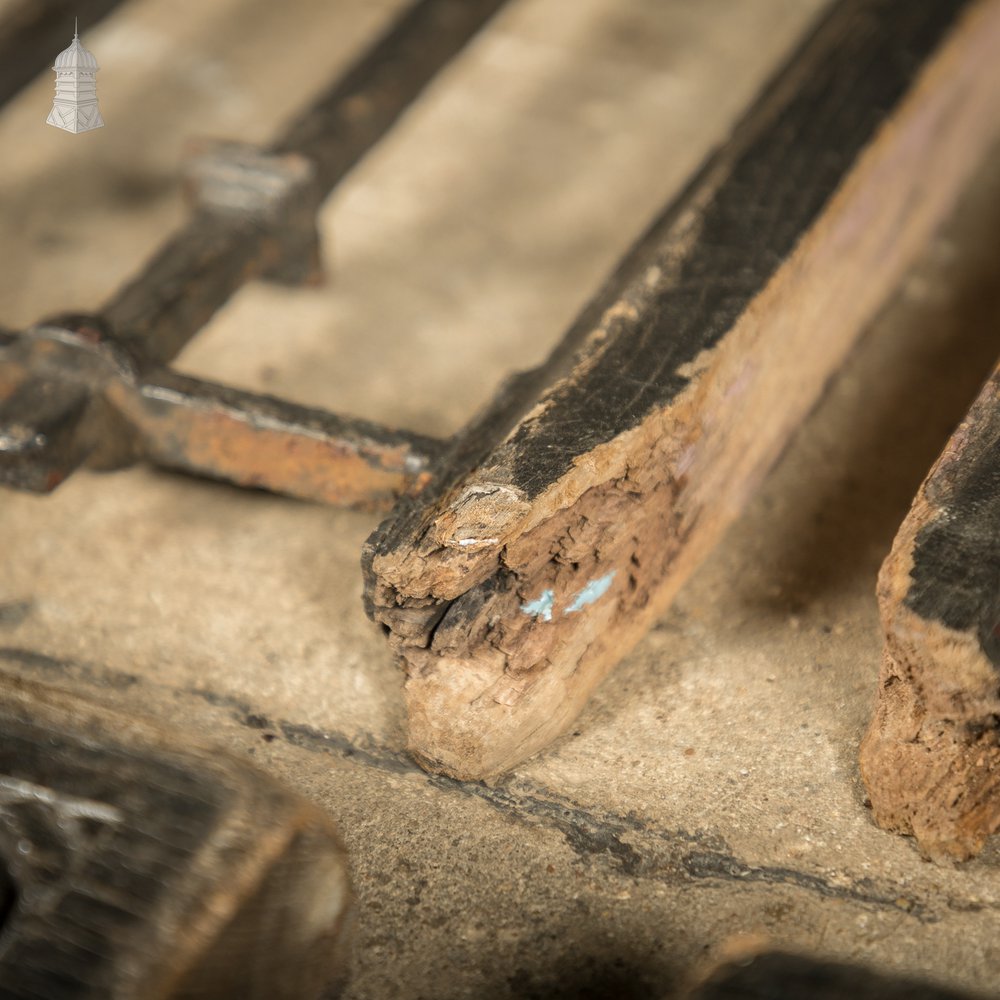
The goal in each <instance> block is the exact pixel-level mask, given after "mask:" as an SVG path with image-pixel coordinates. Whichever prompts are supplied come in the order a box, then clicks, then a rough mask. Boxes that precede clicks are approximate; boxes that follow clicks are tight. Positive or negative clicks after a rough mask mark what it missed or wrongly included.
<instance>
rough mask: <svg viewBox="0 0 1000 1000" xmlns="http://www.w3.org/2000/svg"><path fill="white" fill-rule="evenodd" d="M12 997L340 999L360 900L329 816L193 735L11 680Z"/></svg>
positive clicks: (7, 954)
mask: <svg viewBox="0 0 1000 1000" xmlns="http://www.w3.org/2000/svg"><path fill="white" fill-rule="evenodd" d="M0 689H2V692H3V693H2V697H0V818H2V822H0V921H2V924H0V927H2V933H0V994H2V995H3V997H5V998H11V1000H15V998H17V1000H19V998H24V1000H29V998H32V1000H34V998H39V997H44V998H46V1000H70V998H74V1000H81V998H93V1000H98V998H100V1000H105V998H106V1000H166V998H168V997H170V998H176V1000H180V998H188V1000H194V998H196V997H200V998H209V997H245V998H247V1000H256V998H265V997H266V998H272V997H275V998H288V1000H292V998H294V1000H304V998H312V997H319V996H320V995H323V996H329V995H330V994H329V993H328V992H327V991H328V990H329V989H331V988H333V987H336V986H337V985H339V983H340V982H341V981H342V977H343V973H344V962H345V958H346V954H345V949H344V945H345V930H346V927H347V920H348V914H349V910H350V904H351V889H350V882H349V876H348V872H347V858H346V854H345V851H344V848H343V846H342V845H341V842H340V838H339V837H338V835H337V832H336V830H335V829H334V826H333V823H332V822H331V821H330V819H329V818H328V817H327V816H326V815H325V814H324V813H323V812H321V811H320V810H319V809H317V808H316V807H315V806H313V805H312V804H310V803H309V802H306V801H305V800H303V799H301V798H299V797H298V796H295V795H293V794H291V793H290V792H288V791H286V790H285V789H284V788H283V787H282V786H281V785H279V784H278V783H277V782H276V781H274V780H273V779H271V778H269V777H267V776H266V775H264V774H263V773H261V772H259V771H256V770H255V769H253V768H251V767H249V766H248V765H247V764H246V763H244V762H243V761H241V760H237V759H235V758H232V757H229V756H227V755H226V754H223V753H219V752H218V750H217V749H215V748H212V747H208V746H202V745H200V744H197V743H194V744H192V743H191V742H190V741H189V740H187V739H186V738H185V737H184V736H182V735H181V734H179V733H178V732H176V731H164V730H163V729H161V728H159V727H157V726H155V725H152V724H150V723H146V722H143V721H141V720H138V719H135V718H133V717H130V716H129V717H126V716H123V715H121V714H115V713H112V712H109V711H107V710H105V709H104V708H102V707H100V706H98V705H96V704H92V703H90V702H89V701H85V700H83V699H80V698H75V697H71V696H69V695H67V694H66V693H64V692H62V691H58V690H55V689H52V688H49V687H45V686H42V685H37V684H32V683H29V682H26V681H22V680H17V679H15V678H13V677H9V676H4V677H0Z"/></svg>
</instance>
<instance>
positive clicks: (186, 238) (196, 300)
mask: <svg viewBox="0 0 1000 1000" xmlns="http://www.w3.org/2000/svg"><path fill="white" fill-rule="evenodd" d="M501 5H502V0H470V2H464V0H421V2H419V3H416V4H414V5H413V6H412V7H410V8H409V9H407V10H406V11H405V12H404V13H403V15H402V16H401V17H400V19H399V20H398V21H397V22H396V24H395V25H394V26H393V27H392V28H391V29H390V30H389V31H388V32H387V34H386V35H385V36H384V37H383V38H381V39H379V40H378V41H377V42H376V43H375V44H374V45H373V46H372V48H371V49H370V50H369V51H368V52H367V53H366V54H365V55H364V56H363V57H362V58H361V59H360V60H359V62H358V63H357V64H356V65H355V66H353V67H352V68H351V69H350V70H348V71H347V73H345V74H344V75H343V76H342V77H340V78H339V79H337V80H336V81H335V82H334V83H333V85H332V86H331V87H330V88H329V89H328V90H327V92H326V93H324V94H322V95H321V96H320V97H319V98H318V100H317V101H316V102H315V103H314V104H313V105H312V106H311V107H310V108H309V109H307V110H306V111H305V112H304V113H303V114H302V116H301V117H300V118H299V119H298V120H297V121H295V122H294V123H293V124H292V125H291V127H290V128H289V130H288V131H287V133H286V134H285V135H284V136H282V137H281V138H280V139H278V140H277V141H276V142H275V143H274V144H273V145H272V147H271V148H270V149H269V150H257V149H255V148H252V147H249V146H246V145H244V144H241V143H235V142H220V141H203V142H200V143H196V144H194V145H193V146H192V148H191V149H190V155H189V156H188V159H187V162H186V165H185V170H184V186H185V191H186V194H187V196H188V199H189V201H190V203H191V206H192V214H191V218H190V221H189V222H188V224H187V225H186V226H185V227H184V228H183V229H182V230H181V231H180V232H179V233H177V234H176V235H175V236H173V237H172V238H171V239H170V240H168V241H167V243H166V244H165V245H164V246H163V247H161V249H160V250H159V252H158V253H157V254H156V255H155V256H154V258H153V259H152V260H151V261H150V262H149V264H148V265H147V266H146V267H145V268H144V269H143V271H142V272H141V273H140V274H139V275H138V276H137V277H136V278H135V279H134V280H132V281H131V282H129V283H127V284H126V285H125V286H124V287H123V288H122V289H121V290H120V291H119V292H118V293H117V294H116V295H114V296H113V297H112V299H111V300H110V301H109V302H108V303H106V305H105V306H104V307H103V308H102V309H101V310H100V311H99V313H98V314H97V315H94V316H61V317H55V318H51V319H48V320H45V321H43V322H41V323H39V324H37V325H36V326H35V327H33V328H32V329H30V330H27V331H25V332H24V333H23V334H20V335H16V334H13V333H11V332H6V333H4V334H3V336H2V337H0V483H3V484H4V485H7V486H12V487H15V488H19V489H25V490H31V491H35V492H47V491H49V490H52V489H55V488H56V487H57V486H58V485H59V483H61V482H63V480H65V479H66V477H67V476H69V475H70V474H71V473H72V472H73V470H74V469H76V468H78V467H79V466H81V465H83V464H88V465H91V466H92V467H97V468H115V467H120V466H121V465H124V464H128V463H129V462H131V461H135V460H137V459H139V458H144V459H147V460H149V461H152V462H155V463H157V464H160V465H164V466H168V467H170V468H174V469H180V470H185V471H189V472H193V473H197V474H199V475H203V476H208V477H212V478H216V479H221V480H225V481H228V482H232V483H236V484H239V485H241V486H249V487H259V488H264V489H268V490H273V491H275V492H278V493H284V494H287V495H290V496H296V497H302V498H305V499H312V500H321V501H324V502H326V503H331V504H338V505H344V506H351V507H362V508H387V507H388V506H390V505H391V503H392V501H393V500H394V499H395V498H397V497H398V496H400V495H401V494H402V493H404V492H407V491H413V490H417V491H419V490H420V489H421V488H422V487H423V485H425V484H426V482H427V478H428V468H429V465H430V462H431V460H432V459H433V458H434V456H436V455H437V454H438V453H439V452H440V451H441V450H442V445H441V444H440V443H439V442H437V441H435V440H433V439H431V438H428V437H426V436H424V435H419V434H413V433H409V432H406V431H398V430H392V429H389V428H385V427H382V426H379V425H378V424H375V423H373V422H371V421H365V420H358V419H354V418H351V417H346V416H341V415H337V414H333V413H329V412H327V411H324V410H319V409H315V408H309V407H304V406H298V405H295V404H292V403H288V402H285V401H283V400H280V399H275V398H273V397H271V396H266V395H261V394H257V393H251V392H242V391H239V390H236V389H232V388H229V387H226V386H222V385H217V384H214V383H211V382H206V381H202V380H199V379H193V378H187V377H183V376H181V375H178V374H177V373H176V372H173V371H171V370H170V369H169V368H167V367H166V364H167V362H169V361H170V360H171V359H172V358H173V357H175V356H176V355H177V353H178V352H179V351H180V350H181V348H183V346H184V345H185V344H186V343H187V342H188V341H189V340H190V339H191V338H192V337H193V336H195V335H196V334H197V333H198V331H199V330H200V329H201V328H202V327H203V325H204V324H205V323H206V322H207V321H208V319H209V318H210V317H211V316H212V315H213V314H214V313H215V311H216V310H217V309H218V308H219V307H220V306H222V305H223V304H224V303H225V302H226V301H227V300H228V299H229V297H230V296H231V295H232V294H233V293H234V292H235V291H236V290H237V289H238V288H239V287H240V286H241V285H242V284H244V283H245V282H246V281H248V280H251V279H252V278H266V279H269V280H276V281H283V282H287V283H294V284H301V283H311V282H316V281H318V280H320V276H321V273H322V272H321V268H320V252H319V237H318V234H317V231H316V222H315V218H316V212H317V211H318V209H319V207H320V205H321V203H322V200H323V199H324V198H325V197H326V195H327V194H328V193H329V191H330V190H331V189H332V188H333V187H334V186H335V185H336V184H337V183H338V182H339V181H340V180H341V179H342V178H343V177H344V176H345V175H346V174H347V173H348V172H349V171H350V169H351V168H352V167H353V166H354V164H355V163H357V161H358V160H359V159H360V158H361V156H363V155H364V153H365V152H366V151H367V150H368V149H369V148H370V147H371V146H372V145H373V144H374V143H375V142H377V141H378V139H379V138H380V137H381V136H382V135H383V134H384V132H385V131H386V130H387V129H388V128H390V127H391V125H392V124H393V122H395V120H396V119H397V118H398V117H399V115H400V114H402V112H403V111H404V110H405V109H406V107H407V106H408V105H409V104H410V103H411V102H412V101H413V100H415V99H416V97H417V96H418V95H419V94H420V92H421V91H422V89H423V88H424V86H425V85H426V84H427V83H428V82H429V81H430V80H431V78H432V77H433V76H434V75H435V73H436V72H437V71H438V70H439V69H440V68H441V67H442V66H443V65H445V64H446V63H447V62H448V61H449V59H451V58H452V56H454V55H455V53H456V52H458V51H459V50H460V49H461V48H462V46H463V45H464V44H465V43H466V42H467V41H468V39H469V38H470V37H472V35H473V34H475V32H476V31H477V30H478V29H479V28H480V27H481V26H482V25H483V24H484V23H485V22H486V21H487V20H488V19H489V18H490V17H491V16H492V14H493V13H495V11H496V10H497V9H499V7H500V6H501ZM95 11H96V6H95ZM95 16H96V14H95ZM3 37H4V36H3V35H2V33H0V40H2V38H3Z"/></svg>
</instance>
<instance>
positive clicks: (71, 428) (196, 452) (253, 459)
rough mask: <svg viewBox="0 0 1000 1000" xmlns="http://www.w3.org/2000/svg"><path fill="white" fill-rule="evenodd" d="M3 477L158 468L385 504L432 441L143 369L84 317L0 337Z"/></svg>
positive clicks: (412, 481) (411, 477)
mask: <svg viewBox="0 0 1000 1000" xmlns="http://www.w3.org/2000/svg"><path fill="white" fill-rule="evenodd" d="M0 373H3V380H2V381H0V482H2V483H4V484H5V485H9V486H16V487H19V488H21V489H27V490H32V491H34V492H48V491H49V490H52V489H54V488H55V487H56V486H57V485H58V484H59V483H60V482H62V481H63V480H64V479H65V478H66V477H67V476H68V475H69V474H70V473H71V472H72V471H73V470H74V469H75V468H77V467H78V466H80V465H83V464H89V465H92V466H97V467H103V468H109V467H116V466H121V465H124V464H127V463H129V462H131V461H134V460H136V459H138V458H146V459H149V460H150V461H152V462H155V463H157V464H160V465H164V466H169V467H171V468H176V469H182V470H185V471H188V472H194V473H197V474H199V475H204V476H209V477H211V478H214V479H222V480H225V481H227V482H232V483H237V484H239V485H241V486H249V487H256V488H262V489H269V490H273V491H274V492H277V493H284V494H287V495H289V496H295V497H301V498H303V499H309V500H321V501H324V502H326V503H331V504H338V505H342V506H352V507H384V506H387V505H389V504H390V503H391V502H392V500H393V498H394V497H396V496H397V495H398V494H399V493H400V492H402V491H403V490H404V489H419V488H420V487H421V485H422V484H423V483H424V482H425V481H426V478H427V475H428V472H427V469H428V466H429V464H430V461H431V458H432V456H433V455H435V454H436V453H437V452H438V451H439V450H440V447H439V445H438V443H437V442H435V441H434V440H433V439H431V438H426V437H423V436H421V435H417V434H410V433H405V432H401V431H393V430H389V429H387V428H384V427H381V426H379V425H377V424H374V423H371V422H369V421H363V420H355V419H352V418H349V417H344V416H339V415H336V414H331V413H327V412H325V411H323V410H316V409H310V408H308V407H304V406H297V405H296V404H294V403H288V402H285V401H283V400H279V399H275V398H273V397H270V396H263V395H259V394H256V393H251V392H241V391H238V390H235V389H231V388H228V387H225V386H220V385H216V384H213V383H211V382H205V381H201V380H198V379H192V378H186V377H184V376H181V375H178V374H176V373H174V372H172V371H170V370H169V369H166V368H152V369H143V368H141V367H140V366H138V365H136V364H135V363H134V361H133V360H132V359H131V358H130V357H129V355H128V353H127V352H126V351H125V350H124V349H123V348H122V347H121V346H120V345H118V344H117V343H115V341H114V340H113V339H110V338H109V337H108V331H107V328H106V326H104V325H102V324H101V323H100V321H99V320H97V319H95V318H93V317H65V318H64V319H63V320H62V321H60V323H56V324H52V325H46V326H41V327H37V328H35V329H34V330H31V331H29V332H28V333H27V334H25V335H24V336H23V337H19V338H17V339H15V340H13V341H11V342H10V343H8V344H7V346H6V347H4V346H2V345H0Z"/></svg>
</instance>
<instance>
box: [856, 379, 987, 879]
mask: <svg viewBox="0 0 1000 1000" xmlns="http://www.w3.org/2000/svg"><path fill="white" fill-rule="evenodd" d="M878 597H879V606H880V610H881V615H882V625H883V628H884V630H885V652H884V655H883V659H882V668H881V673H880V677H879V689H878V701H877V704H876V709H875V714H874V716H873V718H872V722H871V726H870V728H869V730H868V733H867V735H866V736H865V739H864V742H863V743H862V747H861V773H862V775H863V777H864V780H865V784H866V786H867V788H868V793H869V795H870V797H871V802H872V809H873V811H874V814H875V819H876V821H877V822H878V823H879V824H880V825H881V826H883V827H886V828H887V829H889V830H896V831H898V832H900V833H907V834H912V835H913V836H915V837H916V838H917V841H918V843H919V844H920V846H921V848H922V849H923V850H924V851H925V852H926V853H927V854H929V855H930V856H931V857H934V858H948V859H957V860H964V859H966V858H969V857H971V856H972V855H974V854H976V853H978V852H979V850H980V849H981V848H982V846H983V842H984V841H985V839H986V837H987V836H989V835H990V834H991V833H995V832H996V831H997V830H1000V368H998V369H997V370H996V371H995V372H994V373H993V376H992V377H991V378H990V379H989V381H988V382H987V383H986V385H985V387H984V388H983V391H982V393H981V394H980V395H979V397H978V399H977V400H976V402H975V404H974V405H973V407H972V409H971V410H970V411H969V414H968V416H967V417H966V418H965V420H964V422H963V423H962V425H961V426H960V427H959V429H958V430H957V431H956V432H955V434H954V436H953V437H952V438H951V440H950V441H949V442H948V445H947V447H946V448H945V450H944V452H943V454H942V455H941V457H940V458H939V459H938V461H937V464H936V465H935V466H934V468H933V469H932V470H931V472H930V474H929V475H928V477H927V479H926V480H925V481H924V483H923V485H922V486H921V488H920V492H919V493H918V494H917V497H916V499H915V500H914V502H913V507H912V508H911V509H910V513H909V515H908V516H907V518H906V520H905V521H904V522H903V525H902V527H901V528H900V530H899V534H898V535H897V536H896V540H895V542H894V544H893V547H892V552H891V553H890V555H889V557H888V558H887V559H886V561H885V563H884V564H883V566H882V572H881V574H880V576H879V586H878Z"/></svg>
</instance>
